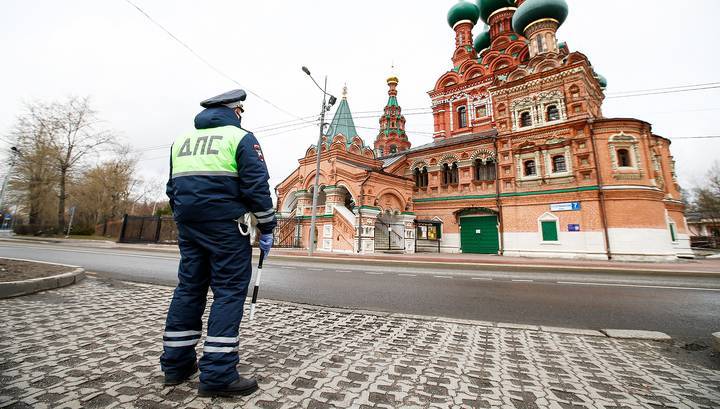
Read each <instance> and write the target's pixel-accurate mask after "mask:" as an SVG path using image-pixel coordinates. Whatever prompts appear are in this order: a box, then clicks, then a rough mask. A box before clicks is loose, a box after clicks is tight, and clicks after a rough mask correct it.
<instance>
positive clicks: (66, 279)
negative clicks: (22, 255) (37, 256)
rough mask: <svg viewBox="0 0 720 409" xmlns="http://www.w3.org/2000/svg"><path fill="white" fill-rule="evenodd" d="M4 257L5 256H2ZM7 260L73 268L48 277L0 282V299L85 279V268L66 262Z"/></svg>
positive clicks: (67, 284)
mask: <svg viewBox="0 0 720 409" xmlns="http://www.w3.org/2000/svg"><path fill="white" fill-rule="evenodd" d="M3 258H6V257H3ZM7 259H8V260H17V261H29V262H33V263H38V264H51V265H56V266H66V267H74V268H75V270H73V271H71V272H68V273H63V274H58V275H54V276H50V277H40V278H33V279H30V280H21V281H8V282H0V299H2V298H12V297H19V296H22V295H29V294H34V293H37V292H40V291H46V290H53V289H55V288H60V287H66V286H69V285H72V284H75V283H79V282H80V281H82V280H84V279H85V269H84V268H82V267H77V266H70V265H67V264H55V263H46V262H42V261H35V260H26V259H17V258H7Z"/></svg>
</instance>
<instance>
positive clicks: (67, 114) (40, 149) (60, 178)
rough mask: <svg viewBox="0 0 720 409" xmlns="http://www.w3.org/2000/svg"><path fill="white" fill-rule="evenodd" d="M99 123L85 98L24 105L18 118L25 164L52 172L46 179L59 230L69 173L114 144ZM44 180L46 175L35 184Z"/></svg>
mask: <svg viewBox="0 0 720 409" xmlns="http://www.w3.org/2000/svg"><path fill="white" fill-rule="evenodd" d="M100 125H101V123H100V121H99V119H98V117H97V113H96V112H95V111H94V110H93V109H92V108H91V107H90V102H89V99H88V98H87V97H86V98H78V97H70V98H68V99H67V100H66V101H64V102H50V103H46V102H34V103H31V104H27V105H26V112H25V113H24V114H23V115H21V116H20V117H19V118H18V126H17V127H16V131H17V132H16V135H15V136H16V137H17V140H18V143H19V145H20V147H21V150H22V152H24V153H23V156H24V157H25V158H26V160H25V165H26V166H30V167H34V166H39V165H40V166H42V167H43V168H45V167H48V166H49V167H50V169H49V170H52V171H54V172H53V173H54V175H53V177H52V178H50V179H49V180H54V181H55V183H56V185H55V186H56V194H57V228H58V229H59V230H62V229H64V227H65V202H66V200H67V197H68V196H67V188H68V181H69V179H70V177H72V172H73V171H75V170H76V168H77V167H78V165H79V164H81V163H82V162H83V161H84V160H85V159H86V158H87V156H89V155H91V154H96V153H99V151H100V150H102V149H104V148H107V147H110V146H112V145H114V136H113V134H112V133H111V132H109V131H107V130H105V129H102V128H101V127H100ZM30 173H32V171H31V172H30ZM47 181H48V178H46V180H43V181H40V182H38V183H46V182H47ZM33 183H34V182H33ZM31 196H32V195H31ZM31 207H32V206H31Z"/></svg>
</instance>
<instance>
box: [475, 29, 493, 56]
mask: <svg viewBox="0 0 720 409" xmlns="http://www.w3.org/2000/svg"><path fill="white" fill-rule="evenodd" d="M473 46H474V48H475V51H476V52H477V53H478V54H479V53H480V51H482V50H484V49H486V48H489V47H490V29H489V28H488V27H485V29H484V30H483V31H481V32H480V34H478V35H477V36H475V42H474V44H473Z"/></svg>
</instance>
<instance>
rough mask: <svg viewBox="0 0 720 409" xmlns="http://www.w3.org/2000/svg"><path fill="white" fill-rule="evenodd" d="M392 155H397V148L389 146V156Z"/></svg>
mask: <svg viewBox="0 0 720 409" xmlns="http://www.w3.org/2000/svg"><path fill="white" fill-rule="evenodd" d="M393 153H397V146H395V145H390V154H391V155H392V154H393Z"/></svg>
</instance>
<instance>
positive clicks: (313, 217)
mask: <svg viewBox="0 0 720 409" xmlns="http://www.w3.org/2000/svg"><path fill="white" fill-rule="evenodd" d="M302 70H303V72H304V73H305V74H307V76H308V77H310V79H311V80H312V82H313V83H315V85H316V86H317V87H318V89H319V90H320V91H322V93H323V101H322V109H321V110H320V134H319V135H318V142H317V145H316V148H315V150H316V155H315V182H314V183H313V200H312V210H311V216H310V243H308V256H312V255H313V252H314V251H315V224H316V221H317V200H318V185H319V183H320V153H321V152H322V138H323V132H324V127H325V112H327V111H329V110H330V108H331V107H332V106H333V105H335V101H337V98H335V97H334V96H332V95H330V94H328V93H327V76H325V87H324V88H322V87H320V84H318V83H317V81H315V78H313V76H312V75H311V74H310V70H309V69H308V68H307V67H304V66H303V67H302ZM328 97H330V98H329V100H328Z"/></svg>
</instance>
